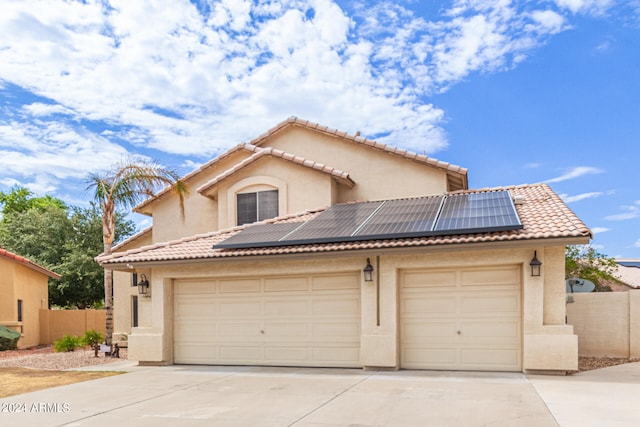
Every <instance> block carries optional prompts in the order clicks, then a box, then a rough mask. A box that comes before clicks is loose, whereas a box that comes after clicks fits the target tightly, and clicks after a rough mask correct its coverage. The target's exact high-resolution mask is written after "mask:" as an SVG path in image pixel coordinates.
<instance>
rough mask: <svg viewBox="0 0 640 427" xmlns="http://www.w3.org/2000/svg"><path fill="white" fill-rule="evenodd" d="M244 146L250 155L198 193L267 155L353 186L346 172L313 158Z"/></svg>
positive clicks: (270, 148)
mask: <svg viewBox="0 0 640 427" xmlns="http://www.w3.org/2000/svg"><path fill="white" fill-rule="evenodd" d="M245 148H246V149H247V150H249V151H253V152H254V154H253V155H251V157H248V158H246V159H244V160H243V161H241V162H240V163H238V164H237V165H235V166H233V167H232V168H229V169H227V170H226V171H224V172H223V173H221V174H220V175H218V176H216V177H215V178H214V179H212V180H211V181H209V182H207V183H206V184H204V185H202V186H200V187H199V188H198V189H197V191H198V193H206V192H207V191H209V190H211V189H212V188H214V187H215V186H216V185H218V184H219V183H220V182H222V181H224V180H225V179H227V178H229V177H230V176H231V175H233V174H234V173H236V172H238V171H239V170H241V169H243V168H245V167H247V166H248V165H250V164H252V163H255V162H256V161H257V160H259V159H261V158H263V157H267V156H269V157H274V158H277V159H283V160H286V161H288V162H291V163H295V164H298V165H301V166H304V167H308V168H311V169H315V170H317V171H319V172H322V173H326V174H328V175H330V176H331V177H332V178H333V179H335V180H336V181H338V182H339V183H341V184H344V185H346V186H347V187H349V188H353V186H354V185H355V183H354V182H353V180H352V179H351V178H350V177H349V174H348V173H346V172H343V171H341V170H338V169H336V168H332V167H330V166H327V165H324V164H322V163H318V162H314V161H313V160H308V159H305V158H303V157H300V156H296V155H293V154H290V153H287V152H284V151H282V150H278V149H275V148H272V147H268V148H260V147H256V146H255V145H249V144H246V145H245Z"/></svg>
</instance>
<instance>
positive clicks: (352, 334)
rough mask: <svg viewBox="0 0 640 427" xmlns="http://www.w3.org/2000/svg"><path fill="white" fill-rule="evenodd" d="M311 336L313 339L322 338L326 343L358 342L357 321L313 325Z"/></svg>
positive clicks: (358, 329) (358, 328)
mask: <svg viewBox="0 0 640 427" xmlns="http://www.w3.org/2000/svg"><path fill="white" fill-rule="evenodd" d="M311 334H312V336H313V337H314V338H317V339H322V338H324V339H326V340H328V341H344V340H351V341H355V342H359V341H360V327H359V325H358V319H353V320H352V321H350V322H332V323H325V322H318V323H314V324H313V326H312V333H311Z"/></svg>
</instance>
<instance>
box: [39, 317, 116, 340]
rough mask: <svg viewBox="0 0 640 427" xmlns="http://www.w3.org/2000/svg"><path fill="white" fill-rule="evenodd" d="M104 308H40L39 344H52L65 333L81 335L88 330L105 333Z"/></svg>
mask: <svg viewBox="0 0 640 427" xmlns="http://www.w3.org/2000/svg"><path fill="white" fill-rule="evenodd" d="M105 319H106V311H105V310H46V309H42V310H40V344H53V342H54V341H56V340H59V339H60V338H62V337H63V336H65V335H73V336H78V337H82V336H84V333H85V332H86V331H89V330H94V331H98V332H100V333H101V334H102V336H104V334H105V326H106V324H105Z"/></svg>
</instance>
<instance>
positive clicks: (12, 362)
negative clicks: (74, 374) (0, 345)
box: [0, 346, 127, 371]
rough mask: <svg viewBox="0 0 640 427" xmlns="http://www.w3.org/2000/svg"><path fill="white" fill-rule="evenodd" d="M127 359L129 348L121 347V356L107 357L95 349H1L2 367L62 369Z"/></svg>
mask: <svg viewBox="0 0 640 427" xmlns="http://www.w3.org/2000/svg"><path fill="white" fill-rule="evenodd" d="M126 359H127V349H126V348H121V349H120V358H115V357H108V356H107V357H105V355H104V353H98V357H95V354H94V351H93V350H83V349H78V350H76V351H69V352H63V353H56V352H54V351H53V348H52V347H51V346H48V347H42V348H33V349H26V350H9V351H0V367H21V368H30V369H47V370H56V371H62V370H65V369H74V368H81V367H84V366H93V365H103V364H106V363H113V362H118V361H121V360H126Z"/></svg>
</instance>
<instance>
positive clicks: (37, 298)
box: [0, 258, 49, 348]
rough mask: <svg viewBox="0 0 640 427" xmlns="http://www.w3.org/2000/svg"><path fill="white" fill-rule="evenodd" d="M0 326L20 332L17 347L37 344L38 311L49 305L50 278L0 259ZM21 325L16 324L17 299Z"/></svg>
mask: <svg viewBox="0 0 640 427" xmlns="http://www.w3.org/2000/svg"><path fill="white" fill-rule="evenodd" d="M0 272H1V273H0V292H1V295H2V298H0V299H1V300H2V303H0V325H5V326H8V327H10V328H12V329H14V330H16V331H18V332H21V333H22V337H21V338H20V340H19V341H18V348H28V347H33V346H36V345H38V344H39V341H40V320H39V310H40V309H41V308H47V307H48V306H49V289H48V282H49V277H48V276H46V275H45V274H42V273H40V272H38V271H35V270H33V269H31V268H28V267H26V266H24V265H21V264H20V263H17V262H13V261H11V260H7V259H5V258H0ZM19 299H20V300H22V322H18V300H19Z"/></svg>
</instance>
